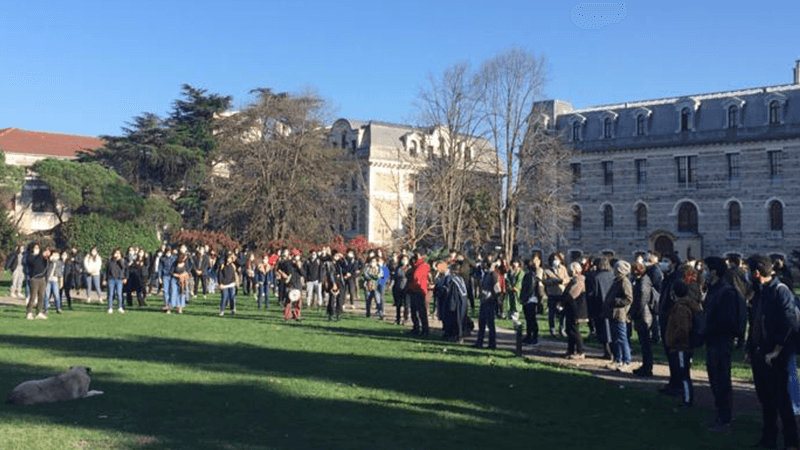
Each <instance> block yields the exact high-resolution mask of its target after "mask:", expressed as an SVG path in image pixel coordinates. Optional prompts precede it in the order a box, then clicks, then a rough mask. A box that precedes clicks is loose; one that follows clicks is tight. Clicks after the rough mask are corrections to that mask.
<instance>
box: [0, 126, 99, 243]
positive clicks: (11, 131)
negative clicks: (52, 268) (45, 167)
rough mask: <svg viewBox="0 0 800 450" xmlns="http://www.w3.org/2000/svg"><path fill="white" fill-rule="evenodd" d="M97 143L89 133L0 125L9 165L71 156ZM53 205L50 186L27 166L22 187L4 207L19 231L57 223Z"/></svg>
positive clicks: (0, 141)
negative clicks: (68, 132) (49, 131)
mask: <svg viewBox="0 0 800 450" xmlns="http://www.w3.org/2000/svg"><path fill="white" fill-rule="evenodd" d="M101 146H103V141H102V140H101V139H98V138H95V137H90V136H75V135H69V134H59V133H46V132H41V131H27V130H20V129H17V128H4V129H0V150H3V152H4V153H5V155H6V163H7V164H9V165H15V166H24V167H30V166H32V165H33V164H34V163H35V162H36V161H39V160H42V159H45V158H55V159H74V158H75V157H77V155H78V152H81V151H92V150H95V149H97V148H99V147H101ZM57 207H58V205H57V204H56V202H55V200H54V198H53V195H52V193H51V192H50V189H49V188H48V187H47V186H46V185H45V184H44V183H42V182H41V181H39V180H38V179H37V177H36V174H35V173H34V172H32V171H31V170H27V173H26V175H25V184H24V185H23V186H22V191H21V192H20V193H19V194H17V195H16V196H15V197H14V199H13V201H12V204H11V205H8V208H7V209H8V211H9V215H10V216H11V218H12V220H13V221H14V222H15V223H17V226H18V227H19V230H20V232H21V233H22V234H30V233H34V232H37V231H46V230H50V229H52V228H53V227H55V226H56V225H58V223H59V221H58V217H57V215H56V214H55V211H56V208H57Z"/></svg>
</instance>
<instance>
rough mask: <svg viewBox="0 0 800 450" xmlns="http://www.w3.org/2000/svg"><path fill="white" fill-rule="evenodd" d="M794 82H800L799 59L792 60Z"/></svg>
mask: <svg viewBox="0 0 800 450" xmlns="http://www.w3.org/2000/svg"><path fill="white" fill-rule="evenodd" d="M794 84H800V59H796V60H795V61H794Z"/></svg>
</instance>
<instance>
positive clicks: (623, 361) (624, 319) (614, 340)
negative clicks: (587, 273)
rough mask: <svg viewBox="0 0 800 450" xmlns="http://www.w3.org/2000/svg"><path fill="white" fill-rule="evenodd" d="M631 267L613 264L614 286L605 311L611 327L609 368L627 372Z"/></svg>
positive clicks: (627, 264)
mask: <svg viewBox="0 0 800 450" xmlns="http://www.w3.org/2000/svg"><path fill="white" fill-rule="evenodd" d="M630 272H631V265H630V264H629V263H628V262H627V261H622V260H620V261H617V263H616V264H614V284H612V285H611V289H610V290H609V292H608V297H607V298H606V303H605V310H606V317H608V319H609V321H610V325H611V352H612V353H613V355H614V362H613V364H612V365H611V366H610V368H613V369H615V370H617V371H620V372H627V371H629V370H630V366H631V344H630V342H629V341H628V311H629V310H630V307H631V303H633V287H632V286H631V282H630V280H629V279H628V274H629V273H630Z"/></svg>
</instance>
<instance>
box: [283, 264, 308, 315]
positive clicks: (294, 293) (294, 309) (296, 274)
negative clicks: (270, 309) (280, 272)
mask: <svg viewBox="0 0 800 450" xmlns="http://www.w3.org/2000/svg"><path fill="white" fill-rule="evenodd" d="M288 270H289V274H288V275H289V276H288V277H287V278H286V283H287V288H288V293H287V295H286V303H285V304H284V306H283V320H284V321H288V320H289V319H294V320H297V321H299V320H301V319H302V317H301V316H300V309H301V307H302V305H303V299H302V295H301V293H300V292H301V289H303V264H302V262H301V261H300V255H295V256H294V259H293V260H291V264H290V265H289V267H288Z"/></svg>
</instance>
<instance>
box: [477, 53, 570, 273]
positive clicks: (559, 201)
mask: <svg viewBox="0 0 800 450" xmlns="http://www.w3.org/2000/svg"><path fill="white" fill-rule="evenodd" d="M545 65H546V60H545V58H544V57H537V56H536V55H534V54H533V53H530V52H528V51H526V50H522V49H519V48H512V49H509V50H506V51H504V52H501V53H500V54H498V55H496V56H495V57H493V58H490V59H489V60H487V61H485V62H484V63H483V64H482V65H481V68H480V71H479V74H478V78H479V80H480V81H479V82H480V84H481V90H482V92H483V96H482V102H481V107H482V109H483V112H484V114H485V115H486V120H487V128H488V136H489V140H490V141H491V142H492V143H493V144H494V146H495V148H496V149H497V151H498V153H497V158H498V166H500V167H502V168H503V169H504V171H505V174H504V175H505V185H504V186H503V194H502V195H503V197H502V203H501V208H500V214H499V220H500V235H501V241H502V246H503V251H504V253H505V257H506V258H507V259H509V260H510V259H511V258H513V256H514V247H515V244H516V243H517V232H518V225H519V219H520V218H519V217H518V215H519V214H520V213H521V212H522V211H521V209H520V207H521V205H522V204H523V203H525V204H526V206H525V208H524V209H525V211H524V212H525V214H529V215H534V216H535V217H534V216H531V217H533V219H534V220H535V221H538V222H539V223H545V222H547V223H548V226H547V227H544V228H541V227H540V228H538V229H537V230H536V231H537V232H539V233H540V234H536V236H534V237H535V238H536V239H537V240H539V241H540V242H541V243H542V244H546V245H547V244H550V245H552V244H555V243H556V242H555V241H554V239H557V235H558V233H557V232H555V230H556V228H557V227H558V224H559V223H561V222H563V220H568V218H569V217H570V215H571V212H568V213H567V215H566V216H564V215H563V214H564V210H565V208H564V203H565V202H567V201H568V197H565V196H564V194H565V191H564V189H560V187H561V186H562V185H566V184H567V182H566V181H565V179H564V176H563V171H561V170H560V169H559V166H549V167H548V166H547V165H546V164H555V163H559V164H560V163H562V162H563V161H564V158H565V157H566V155H568V154H569V152H568V151H567V150H566V148H565V147H564V146H563V145H561V143H560V141H559V140H558V139H557V137H555V136H551V135H549V134H548V132H547V131H546V130H545V129H544V127H542V125H543V124H542V123H541V122H540V120H538V119H539V117H538V114H537V109H536V101H537V100H538V99H539V98H541V96H542V93H543V90H544V86H545V83H546V79H545ZM525 158H530V159H525ZM501 160H502V164H501V163H500V161H501ZM549 171H552V172H549ZM536 177H541V178H538V179H537V178H536ZM541 180H546V181H545V182H546V183H553V184H552V186H547V185H543V182H541ZM554 186H556V187H559V188H556V189H553V187H554ZM566 210H567V211H569V209H568V208H567V209H566ZM529 218H530V217H529ZM565 218H566V219H565ZM545 231H546V232H545Z"/></svg>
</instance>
